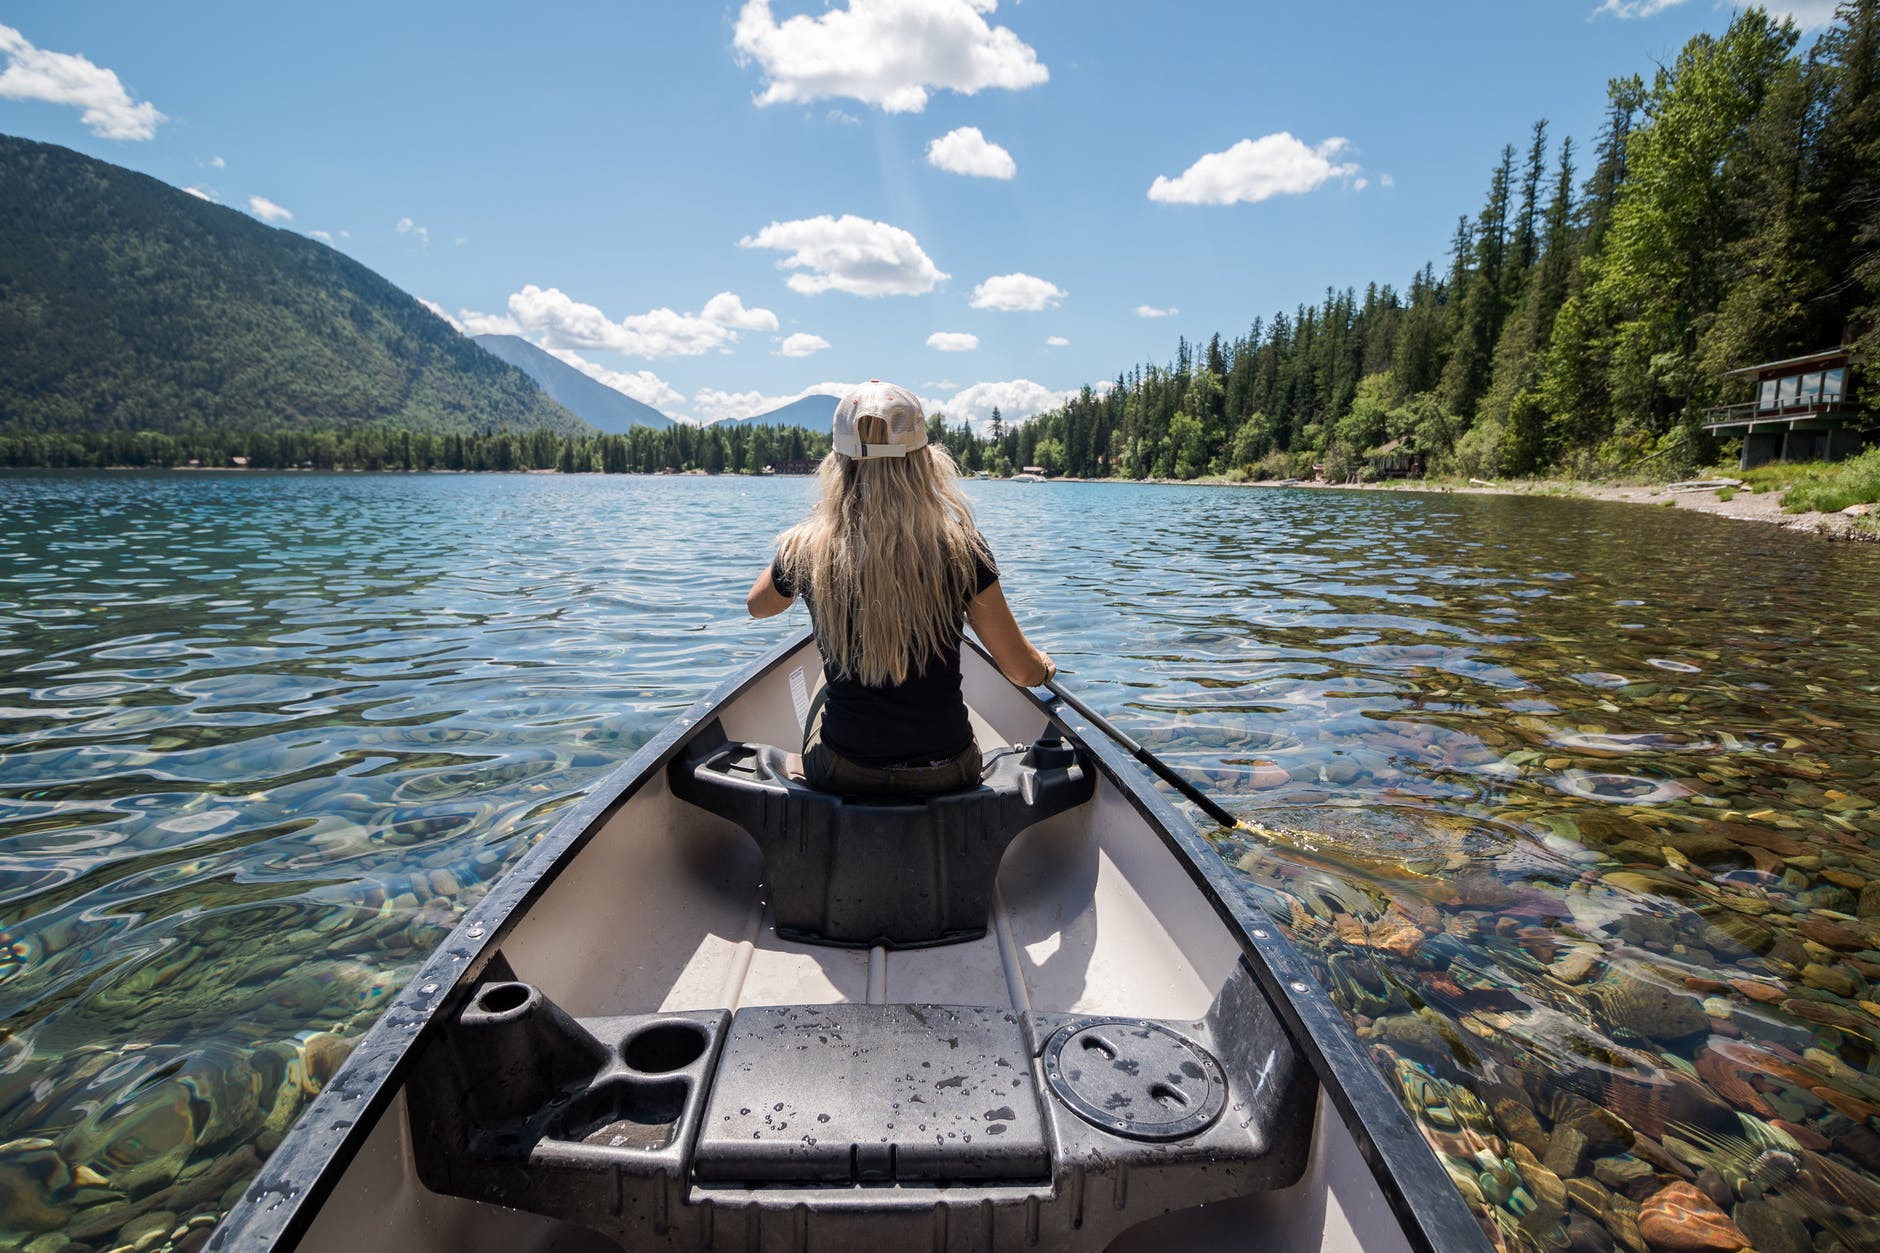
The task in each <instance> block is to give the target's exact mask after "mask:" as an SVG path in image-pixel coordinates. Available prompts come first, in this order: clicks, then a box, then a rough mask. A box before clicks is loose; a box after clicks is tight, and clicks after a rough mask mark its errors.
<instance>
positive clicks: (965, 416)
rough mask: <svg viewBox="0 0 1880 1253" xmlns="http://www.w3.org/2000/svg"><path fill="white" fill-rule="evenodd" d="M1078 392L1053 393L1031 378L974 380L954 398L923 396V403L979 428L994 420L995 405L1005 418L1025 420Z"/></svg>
mask: <svg viewBox="0 0 1880 1253" xmlns="http://www.w3.org/2000/svg"><path fill="white" fill-rule="evenodd" d="M1076 394H1077V393H1076V392H1074V391H1067V392H1054V391H1052V390H1051V389H1050V388H1048V387H1046V386H1044V384H1042V383H1034V382H1032V381H1031V380H1030V379H1010V380H1008V381H1006V382H1002V383H974V384H973V385H972V386H971V387H968V388H966V389H965V390H963V391H960V392H957V393H955V394H954V396H953V398H952V399H951V400H946V401H940V400H932V401H930V400H928V399H927V398H925V397H922V398H921V403H922V405H924V406H926V409H927V412H928V413H929V414H932V413H944V414H946V416H947V420H948V421H950V422H962V421H964V422H971V423H972V424H973V425H974V426H976V427H977V426H979V425H981V424H982V423H985V422H989V421H991V420H992V410H993V408H994V406H997V408H998V410H999V416H1000V417H1001V418H1003V419H1005V421H1007V422H1022V421H1024V420H1025V419H1026V418H1029V417H1032V416H1034V415H1036V414H1040V413H1043V412H1044V411H1045V410H1047V409H1056V408H1057V407H1059V406H1060V405H1063V404H1066V403H1068V402H1069V401H1070V400H1071V398H1072V397H1074V396H1076Z"/></svg>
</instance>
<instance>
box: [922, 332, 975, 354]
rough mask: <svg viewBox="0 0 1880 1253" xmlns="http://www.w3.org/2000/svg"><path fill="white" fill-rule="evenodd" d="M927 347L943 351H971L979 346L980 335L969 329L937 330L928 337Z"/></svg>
mask: <svg viewBox="0 0 1880 1253" xmlns="http://www.w3.org/2000/svg"><path fill="white" fill-rule="evenodd" d="M927 347H929V348H935V349H938V350H939V351H941V352H971V351H972V350H973V349H975V348H977V347H979V336H977V335H974V334H971V333H970V332H967V331H935V332H934V333H933V334H931V335H929V336H928V337H927Z"/></svg>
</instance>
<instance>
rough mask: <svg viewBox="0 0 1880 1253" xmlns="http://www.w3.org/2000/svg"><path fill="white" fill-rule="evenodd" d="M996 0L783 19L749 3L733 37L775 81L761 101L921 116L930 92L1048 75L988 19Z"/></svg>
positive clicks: (869, 0)
mask: <svg viewBox="0 0 1880 1253" xmlns="http://www.w3.org/2000/svg"><path fill="white" fill-rule="evenodd" d="M998 7H999V6H998V0H850V3H849V6H848V7H847V8H846V9H833V10H830V11H829V12H826V13H823V14H822V15H821V16H818V17H811V16H809V15H808V14H798V15H796V16H795V17H790V18H786V19H785V20H784V21H783V22H782V23H779V22H778V21H777V19H776V18H775V17H773V16H772V15H771V12H770V3H769V0H747V2H746V4H745V5H744V7H743V9H741V10H740V11H739V13H738V21H737V27H736V29H735V31H734V32H733V34H732V40H731V44H732V47H733V48H734V49H736V51H737V55H738V61H739V63H740V64H744V63H747V62H750V61H755V62H757V64H758V67H759V68H760V69H761V70H762V71H763V73H764V77H765V79H766V80H767V81H766V82H765V84H764V90H763V91H762V93H760V94H759V95H758V96H757V103H758V104H760V105H771V104H783V103H788V102H791V101H809V100H822V99H828V98H832V97H846V98H848V99H851V100H859V101H861V102H862V103H863V104H872V105H878V106H879V107H880V108H882V109H883V110H885V111H887V112H889V113H919V112H920V111H921V110H922V109H924V108H926V107H927V96H928V93H929V92H931V91H937V90H947V91H956V92H960V93H962V94H964V95H968V96H970V95H973V94H974V93H976V92H979V91H983V90H985V89H986V88H989V87H1002V88H1006V89H1008V90H1014V91H1016V90H1019V89H1021V88H1025V87H1032V86H1036V85H1037V84H1039V83H1042V82H1044V81H1046V80H1047V79H1048V78H1050V76H1051V75H1050V71H1048V70H1047V69H1046V68H1045V67H1044V65H1042V64H1041V63H1040V62H1039V60H1038V54H1037V52H1036V51H1034V50H1033V49H1032V48H1031V47H1030V46H1028V45H1027V44H1026V43H1025V42H1024V41H1023V40H1021V39H1020V38H1019V37H1018V36H1017V35H1015V34H1013V33H1012V31H1011V30H1010V29H1009V28H1008V27H1004V26H989V25H988V24H987V23H986V19H985V14H988V13H992V12H993V11H995V10H996V9H997V8H998Z"/></svg>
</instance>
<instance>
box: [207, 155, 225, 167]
mask: <svg viewBox="0 0 1880 1253" xmlns="http://www.w3.org/2000/svg"><path fill="white" fill-rule="evenodd" d="M209 164H210V165H212V166H214V167H215V168H216V169H218V170H221V169H226V168H227V167H228V162H226V161H224V160H223V159H222V158H221V157H210V158H209Z"/></svg>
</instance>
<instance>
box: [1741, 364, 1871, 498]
mask: <svg viewBox="0 0 1880 1253" xmlns="http://www.w3.org/2000/svg"><path fill="white" fill-rule="evenodd" d="M1730 377H1731V378H1745V379H1750V380H1753V385H1754V387H1755V398H1754V399H1753V400H1747V401H1744V402H1743V403H1742V404H1736V405H1725V406H1723V407H1722V408H1719V409H1712V410H1710V411H1709V412H1707V413H1706V414H1704V429H1705V430H1706V431H1709V432H1710V433H1711V434H1713V435H1717V436H1722V437H1726V438H1727V437H1730V436H1741V437H1742V439H1743V455H1742V457H1741V458H1740V459H1739V461H1738V465H1739V466H1740V467H1741V468H1742V469H1745V470H1747V469H1749V468H1750V467H1752V466H1759V465H1762V464H1763V463H1764V462H1768V461H1839V460H1841V459H1842V458H1843V457H1851V456H1853V455H1854V454H1855V453H1857V452H1859V451H1860V450H1861V448H1862V447H1863V446H1864V445H1865V443H1866V436H1865V428H1866V427H1867V425H1868V422H1869V418H1868V415H1867V414H1866V413H1864V412H1863V411H1862V409H1861V405H1860V401H1859V397H1858V395H1857V393H1856V388H1855V379H1854V370H1853V366H1852V364H1851V363H1850V361H1849V360H1848V349H1846V348H1830V349H1827V350H1825V351H1822V352H1811V353H1809V354H1807V355H1806V356H1801V357H1789V358H1786V359H1784V360H1782V361H1765V362H1763V363H1762V364H1760V365H1746V366H1744V367H1743V368H1742V369H1740V370H1732V371H1730Z"/></svg>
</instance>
